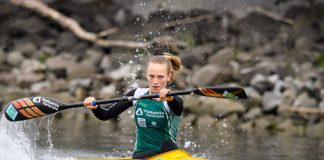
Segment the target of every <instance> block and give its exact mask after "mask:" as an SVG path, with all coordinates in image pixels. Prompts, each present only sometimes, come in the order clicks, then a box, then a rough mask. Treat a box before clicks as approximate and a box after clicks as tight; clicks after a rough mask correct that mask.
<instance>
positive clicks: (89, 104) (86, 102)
mask: <svg viewBox="0 0 324 160" xmlns="http://www.w3.org/2000/svg"><path fill="white" fill-rule="evenodd" d="M95 100H96V99H95V98H94V97H87V98H86V99H85V100H84V101H83V105H84V106H86V107H87V108H89V109H97V108H98V105H95V106H93V105H92V102H93V101H95Z"/></svg>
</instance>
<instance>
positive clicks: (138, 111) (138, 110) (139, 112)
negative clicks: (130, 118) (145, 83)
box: [135, 108, 143, 116]
mask: <svg viewBox="0 0 324 160" xmlns="http://www.w3.org/2000/svg"><path fill="white" fill-rule="evenodd" d="M135 113H136V115H137V116H141V115H143V111H142V109H141V108H138V109H137V110H136V112H135Z"/></svg>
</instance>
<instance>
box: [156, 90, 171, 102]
mask: <svg viewBox="0 0 324 160" xmlns="http://www.w3.org/2000/svg"><path fill="white" fill-rule="evenodd" d="M169 92H171V90H170V89H167V88H163V89H161V90H160V93H159V95H160V98H159V101H172V100H173V96H166V94H167V93H169Z"/></svg>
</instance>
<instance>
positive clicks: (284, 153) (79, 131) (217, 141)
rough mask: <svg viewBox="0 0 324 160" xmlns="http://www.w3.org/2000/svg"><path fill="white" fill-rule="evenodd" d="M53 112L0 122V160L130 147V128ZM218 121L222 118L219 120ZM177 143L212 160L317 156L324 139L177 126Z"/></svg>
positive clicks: (119, 152) (122, 151)
mask: <svg viewBox="0 0 324 160" xmlns="http://www.w3.org/2000/svg"><path fill="white" fill-rule="evenodd" d="M53 117H54V116H48V117H43V118H39V119H35V120H29V121H24V122H15V123H12V122H5V121H3V120H2V121H1V122H0V159H1V160H13V159H14V160H43V159H46V160H59V159H60V160H62V159H66V160H72V159H74V158H76V157H81V158H85V157H123V156H125V155H126V156H129V155H131V153H132V150H133V144H134V128H133V127H132V125H131V124H132V122H131V123H129V124H130V127H124V128H121V127H120V125H119V124H117V123H113V122H111V121H106V122H103V121H99V120H91V121H87V122H84V123H82V124H75V123H74V122H73V121H63V120H56V119H54V118H53ZM220 123H222V122H220ZM178 139H179V140H178V143H179V146H180V147H181V148H183V149H185V150H187V151H189V152H191V153H192V154H194V155H195V156H199V157H205V158H209V159H211V160H257V159H263V160H291V159H298V160H317V159H318V160H320V159H324V152H323V149H324V139H322V138H312V137H304V136H292V135H286V134H282V133H281V134H271V133H267V132H261V131H260V132H257V133H251V132H244V131H243V132H242V131H241V132H237V131H234V129H231V128H228V127H226V125H225V124H224V125H223V128H212V127H191V126H188V125H184V126H183V127H181V128H180V131H179V137H178Z"/></svg>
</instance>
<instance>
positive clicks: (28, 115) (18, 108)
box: [4, 97, 65, 121]
mask: <svg viewBox="0 0 324 160" xmlns="http://www.w3.org/2000/svg"><path fill="white" fill-rule="evenodd" d="M64 105H65V104H63V103H61V102H59V101H57V100H55V99H53V98H47V97H29V98H22V99H18V100H14V101H11V102H10V103H9V104H7V106H6V107H5V109H4V113H5V116H6V118H7V119H8V120H9V121H22V120H27V119H33V118H37V117H41V116H45V115H47V114H51V113H55V112H58V111H60V110H62V106H64Z"/></svg>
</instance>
